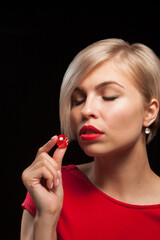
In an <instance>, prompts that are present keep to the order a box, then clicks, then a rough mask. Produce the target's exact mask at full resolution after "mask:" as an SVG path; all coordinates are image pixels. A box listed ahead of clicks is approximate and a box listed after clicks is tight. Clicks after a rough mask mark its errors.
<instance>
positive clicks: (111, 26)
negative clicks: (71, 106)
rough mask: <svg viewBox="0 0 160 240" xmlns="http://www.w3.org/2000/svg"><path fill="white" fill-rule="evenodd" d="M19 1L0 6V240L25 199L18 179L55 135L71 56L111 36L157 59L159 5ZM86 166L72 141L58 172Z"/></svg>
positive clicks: (153, 160)
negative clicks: (143, 46) (148, 50)
mask: <svg viewBox="0 0 160 240" xmlns="http://www.w3.org/2000/svg"><path fill="white" fill-rule="evenodd" d="M21 2H22V3H15V2H14V1H13V2H12V3H10V4H9V3H7V1H5V3H2V2H1V3H0V34H1V36H0V58H1V67H2V69H1V88H0V90H1V103H2V105H1V106H2V107H1V109H2V114H1V120H2V124H1V126H2V130H1V132H3V133H4V134H1V176H2V179H1V219H2V232H1V236H3V234H4V237H2V239H19V232H20V222H21V215H22V208H21V203H22V202H23V200H24V198H25V194H26V189H25V187H24V186H23V184H22V181H21V174H22V171H23V170H24V169H25V168H26V167H27V166H28V165H29V164H30V163H31V162H32V161H33V159H34V157H35V154H36V152H37V149H38V148H39V147H40V146H42V145H43V144H44V143H45V142H46V141H48V139H50V138H51V137H52V136H53V135H54V134H59V133H60V130H59V90H60V85H61V81H62V78H63V75H64V73H65V71H66V69H67V67H68V64H69V63H70V62H71V60H72V59H73V57H74V56H75V55H76V54H77V53H78V52H79V51H80V50H82V49H83V48H84V47H86V46H87V45H89V44H91V43H93V42H95V41H98V40H101V39H105V38H113V37H114V38H122V39H124V40H126V41H128V42H130V43H134V42H141V43H144V44H146V45H147V46H149V47H150V48H152V49H153V50H154V51H155V53H156V54H157V55H158V56H160V44H159V43H160V28H159V12H158V11H159V3H158V1H156V2H155V3H154V1H144V2H142V1H141V3H140V5H139V3H138V2H134V1H132V2H126V1H124V2H123V1H120V2H118V1H117V2H116V1H115V2H110V1H102V2H101V1H95V2H92V1H84V2H83V1H74V2H72V3H71V2H69V1H59V2H58V3H57V2H56V1H55V2H54V1H52V4H48V3H47V2H45V3H44V2H42V3H38V4H35V3H33V2H32V3H29V2H28V1H21ZM24 2H25V3H24ZM139 2H140V1H139ZM86 4H88V5H86ZM159 140H160V134H158V135H157V136H156V138H155V139H154V140H153V141H152V142H151V144H150V145H149V146H148V154H149V160H150V164H151V167H152V169H153V170H154V171H155V172H156V173H157V174H158V175H160V162H159V156H160V149H159ZM87 161H90V159H89V158H88V157H86V156H85V155H84V154H83V152H82V151H81V150H80V149H79V147H78V146H77V144H76V143H74V142H73V143H71V144H70V145H69V147H68V151H67V153H66V155H65V157H64V161H63V165H67V164H69V163H74V164H78V163H84V162H87ZM3 230H4V232H3Z"/></svg>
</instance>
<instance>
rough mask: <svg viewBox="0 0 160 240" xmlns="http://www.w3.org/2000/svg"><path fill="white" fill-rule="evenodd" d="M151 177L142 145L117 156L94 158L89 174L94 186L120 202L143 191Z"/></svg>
mask: <svg viewBox="0 0 160 240" xmlns="http://www.w3.org/2000/svg"><path fill="white" fill-rule="evenodd" d="M153 175H154V173H153V171H152V170H151V168H150V166H149V161H148V157H147V150H146V146H145V145H144V144H143V145H135V146H134V147H132V148H130V149H128V150H127V151H123V152H121V153H119V154H115V155H110V156H105V157H95V159H94V164H93V168H92V174H91V176H92V181H93V183H94V185H96V186H97V187H98V188H99V189H101V190H103V191H104V192H106V193H107V194H108V195H110V196H113V197H115V198H117V199H121V200H122V199H125V198H127V196H130V197H131V198H132V197H133V196H134V195H135V194H136V193H137V194H139V192H140V193H142V192H143V190H144V191H145V189H147V186H148V184H150V183H151V179H153Z"/></svg>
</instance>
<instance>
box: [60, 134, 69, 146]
mask: <svg viewBox="0 0 160 240" xmlns="http://www.w3.org/2000/svg"><path fill="white" fill-rule="evenodd" d="M68 143H69V138H68V137H67V136H66V135H63V134H61V135H59V136H58V139H57V145H58V146H59V148H65V147H67V146H68Z"/></svg>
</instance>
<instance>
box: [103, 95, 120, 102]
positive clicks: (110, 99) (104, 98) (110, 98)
mask: <svg viewBox="0 0 160 240" xmlns="http://www.w3.org/2000/svg"><path fill="white" fill-rule="evenodd" d="M102 98H103V100H105V101H114V100H115V99H116V98H118V96H112V97H102Z"/></svg>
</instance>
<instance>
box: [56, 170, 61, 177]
mask: <svg viewBox="0 0 160 240" xmlns="http://www.w3.org/2000/svg"><path fill="white" fill-rule="evenodd" d="M57 175H58V177H59V178H61V171H60V170H58V171H57Z"/></svg>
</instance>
